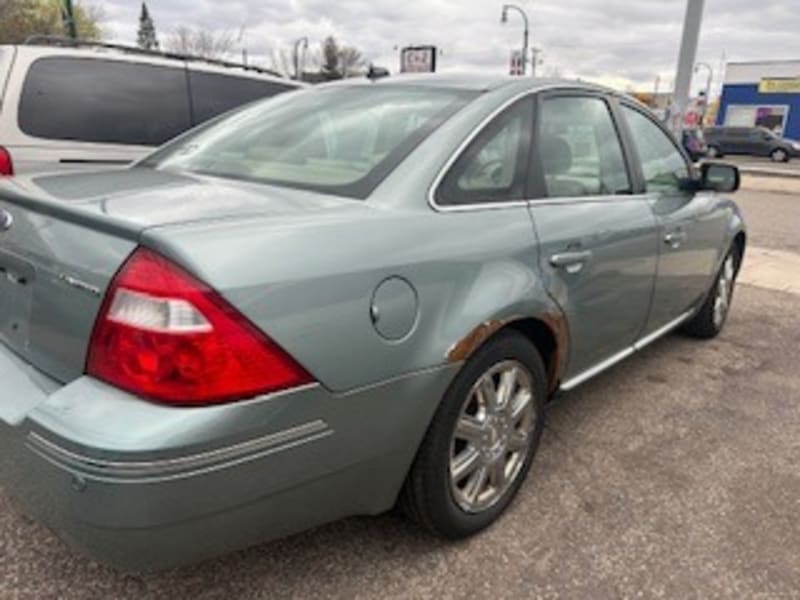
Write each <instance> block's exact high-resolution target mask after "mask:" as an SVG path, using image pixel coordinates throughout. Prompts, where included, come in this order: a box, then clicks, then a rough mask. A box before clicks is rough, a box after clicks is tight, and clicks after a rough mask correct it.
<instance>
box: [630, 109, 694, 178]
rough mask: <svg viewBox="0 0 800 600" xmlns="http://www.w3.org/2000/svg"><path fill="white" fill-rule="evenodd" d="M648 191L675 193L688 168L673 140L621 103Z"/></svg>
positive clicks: (652, 123) (649, 120)
mask: <svg viewBox="0 0 800 600" xmlns="http://www.w3.org/2000/svg"><path fill="white" fill-rule="evenodd" d="M622 108H623V112H624V113H625V117H626V118H627V121H628V126H629V127H630V130H631V135H632V136H633V140H634V143H635V144H636V149H637V150H638V152H639V159H640V160H641V162H642V173H643V174H644V179H645V183H646V185H647V191H648V192H675V191H679V190H680V189H681V181H682V180H684V179H686V178H688V177H689V167H688V166H687V165H686V161H685V160H684V158H683V155H682V154H681V153H680V151H679V150H678V148H677V146H676V145H675V143H674V142H673V141H672V139H671V138H670V137H669V136H668V135H667V133H666V132H664V130H662V129H661V127H659V126H658V125H656V123H654V122H653V121H652V120H651V119H650V118H649V117H646V116H645V115H643V114H642V113H641V112H639V111H638V110H635V109H633V108H630V107H628V106H623V107H622Z"/></svg>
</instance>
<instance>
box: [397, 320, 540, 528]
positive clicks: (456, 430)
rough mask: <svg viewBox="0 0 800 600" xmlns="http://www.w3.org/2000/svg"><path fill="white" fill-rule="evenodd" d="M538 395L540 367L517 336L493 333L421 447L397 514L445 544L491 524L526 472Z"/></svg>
mask: <svg viewBox="0 0 800 600" xmlns="http://www.w3.org/2000/svg"><path fill="white" fill-rule="evenodd" d="M545 394H546V375H545V370H544V366H543V364H542V359H541V357H540V356H539V353H538V352H537V350H536V348H535V347H534V346H533V344H531V343H530V342H529V341H528V340H527V338H525V337H524V336H522V335H521V334H519V333H516V332H503V333H500V334H498V335H497V336H496V337H495V338H493V339H492V340H490V341H489V342H488V343H487V344H486V345H485V346H483V347H482V348H481V349H480V350H478V352H476V353H475V355H473V356H472V357H471V358H470V359H469V360H468V361H467V363H466V365H465V366H464V368H463V369H462V370H461V372H460V373H459V374H458V375H457V376H456V378H455V380H454V381H453V383H452V384H451V386H450V388H449V389H448V391H447V393H446V394H445V397H444V399H443V401H442V403H441V405H440V406H439V408H438V410H437V412H436V414H435V416H434V418H433V421H432V422H431V425H430V427H429V428H428V432H427V433H426V435H425V438H424V439H423V441H422V444H421V446H420V449H419V451H418V453H417V457H416V459H415V460H414V464H413V465H412V467H411V471H410V472H409V475H408V478H407V480H406V484H405V486H404V489H403V492H402V496H401V504H402V506H403V508H404V510H405V512H406V513H407V514H408V515H409V516H410V517H411V518H412V519H414V520H415V521H417V522H418V523H419V524H421V525H422V526H424V527H425V528H426V529H428V530H430V531H431V532H433V533H435V534H437V535H440V536H442V537H446V538H450V539H457V538H462V537H466V536H469V535H472V534H474V533H477V532H478V531H480V530H481V529H483V528H485V527H487V526H488V525H490V524H491V523H492V522H493V521H495V520H496V519H497V518H498V517H499V516H500V514H501V513H502V512H503V511H504V510H505V509H506V507H507V506H508V505H509V504H510V503H511V501H512V500H513V498H514V496H515V495H516V493H517V491H518V490H519V488H520V486H521V485H522V482H523V481H524V479H525V476H526V474H527V472H528V470H529V469H530V465H531V461H532V459H533V455H534V453H535V452H536V448H537V446H538V444H539V439H540V437H541V435H542V427H543V424H544V412H543V406H544V398H545Z"/></svg>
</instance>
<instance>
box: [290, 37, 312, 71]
mask: <svg viewBox="0 0 800 600" xmlns="http://www.w3.org/2000/svg"><path fill="white" fill-rule="evenodd" d="M300 44H303V56H305V51H306V50H308V38H307V37H305V36H303V37H301V38H297V39H296V40H295V42H294V54H293V58H294V78H295V79H297V80H298V81H299V80H300V78H301V70H300V66H301V65H300V51H299V47H300ZM304 62H305V61H304ZM303 68H305V65H303Z"/></svg>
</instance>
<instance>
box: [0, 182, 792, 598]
mask: <svg viewBox="0 0 800 600" xmlns="http://www.w3.org/2000/svg"><path fill="white" fill-rule="evenodd" d="M737 200H738V201H739V202H740V204H741V205H742V206H743V209H744V211H745V214H746V217H747V219H748V221H749V225H750V242H751V244H752V246H753V247H757V248H761V249H765V250H769V249H774V250H779V251H782V252H786V253H790V254H791V253H794V254H797V253H800V233H798V230H797V225H798V224H800V195H789V194H774V193H769V192H763V191H757V192H753V191H743V192H741V193H740V194H739V195H738V197H737ZM780 275H781V274H780V273H779V274H778V276H780ZM745 280H746V281H743V282H742V284H740V285H739V286H738V288H737V290H736V294H735V299H734V304H733V310H732V313H731V315H730V319H729V321H728V324H727V327H726V329H725V331H724V332H723V334H722V335H721V336H720V337H719V338H717V339H716V340H713V341H710V342H698V341H695V340H691V339H688V338H684V337H681V336H680V335H672V336H669V337H668V338H666V339H664V340H662V341H659V342H657V343H655V344H653V345H652V346H650V347H648V348H647V349H646V350H644V351H643V352H642V353H640V354H638V355H636V356H634V357H632V358H631V359H629V360H627V361H626V362H624V363H622V364H621V365H619V366H618V367H616V368H614V369H612V370H611V371H608V372H606V373H605V374H603V375H601V376H599V377H598V378H596V379H594V380H592V381H589V382H587V383H586V384H584V385H582V386H581V387H579V388H578V389H577V390H575V391H574V392H571V393H569V394H566V395H563V396H562V397H560V398H559V399H557V400H556V401H555V402H554V403H553V404H552V405H551V406H550V409H549V414H548V419H549V421H548V426H547V428H546V430H545V435H544V438H543V441H542V445H541V449H540V452H539V454H538V456H537V458H536V461H535V462H534V465H533V469H532V471H531V475H530V477H529V479H528V481H527V483H526V485H525V486H524V487H523V488H522V490H521V492H520V494H519V496H518V498H517V501H516V502H515V503H514V505H513V507H512V509H511V510H510V511H509V512H508V513H507V515H506V516H504V517H503V518H502V519H501V520H500V521H499V522H498V523H497V524H496V525H495V526H494V527H492V528H491V529H489V530H488V531H486V532H485V533H484V534H482V535H479V536H477V537H475V538H473V539H470V540H467V541H465V542H461V543H455V544H454V543H445V542H442V541H439V540H436V539H434V538H431V537H429V536H427V535H426V534H423V533H421V532H420V531H419V530H418V529H417V528H416V527H415V526H413V525H411V524H409V523H408V522H406V521H405V520H404V519H403V518H402V517H400V516H398V515H395V514H390V515H384V516H381V517H377V518H356V519H349V520H347V521H343V522H339V523H334V524H331V525H328V526H325V527H322V528H319V529H317V530H314V531H311V532H307V533H304V534H300V535H297V536H294V537H292V538H289V539H285V540H281V541H277V542H273V543H269V544H264V545H262V546H259V547H256V548H251V549H249V550H245V551H242V552H239V553H236V554H232V555H228V556H225V557H223V558H221V559H218V560H216V561H212V562H206V563H204V564H200V565H196V566H191V567H187V568H183V569H180V570H177V571H172V572H167V573H162V574H155V575H125V574H120V573H116V572H114V571H112V570H110V569H107V568H105V567H102V566H99V565H97V564H95V563H94V562H92V561H90V560H88V559H86V558H84V557H82V556H79V555H76V554H74V553H73V552H72V551H71V550H69V549H68V548H67V547H66V546H64V545H63V544H62V543H61V542H60V541H58V540H57V539H56V538H55V537H54V536H53V535H51V534H50V533H49V532H48V531H47V530H45V529H44V528H43V527H41V526H40V525H38V524H36V523H34V522H33V521H31V520H30V519H28V518H27V517H25V516H24V507H19V506H16V505H15V504H14V503H13V502H12V501H11V500H10V498H9V497H8V495H7V494H6V492H5V491H3V490H1V489H0V598H3V599H28V598H37V599H40V598H136V599H142V598H228V599H233V598H283V597H295V598H311V597H320V598H327V597H336V598H375V597H399V598H402V597H405V598H466V597H470V598H482V597H492V598H512V597H515V598H521V597H543V598H556V597H567V598H622V597H666V598H709V597H729V598H764V599H767V598H769V599H772V598H800V519H798V518H797V515H798V514H800V435H798V432H800V372H798V368H797V366H798V362H797V351H798V340H800V310H798V309H800V295H797V294H795V293H790V292H785V291H778V290H777V289H775V288H774V287H770V286H768V285H763V284H762V283H758V282H756V283H750V284H748V283H747V281H748V280H747V278H745Z"/></svg>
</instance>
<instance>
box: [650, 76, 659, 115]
mask: <svg viewBox="0 0 800 600" xmlns="http://www.w3.org/2000/svg"><path fill="white" fill-rule="evenodd" d="M660 85H661V75H656V83H655V85H654V86H653V103H652V104H653V106H651V107H650V108H658V88H659V86H660Z"/></svg>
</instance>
